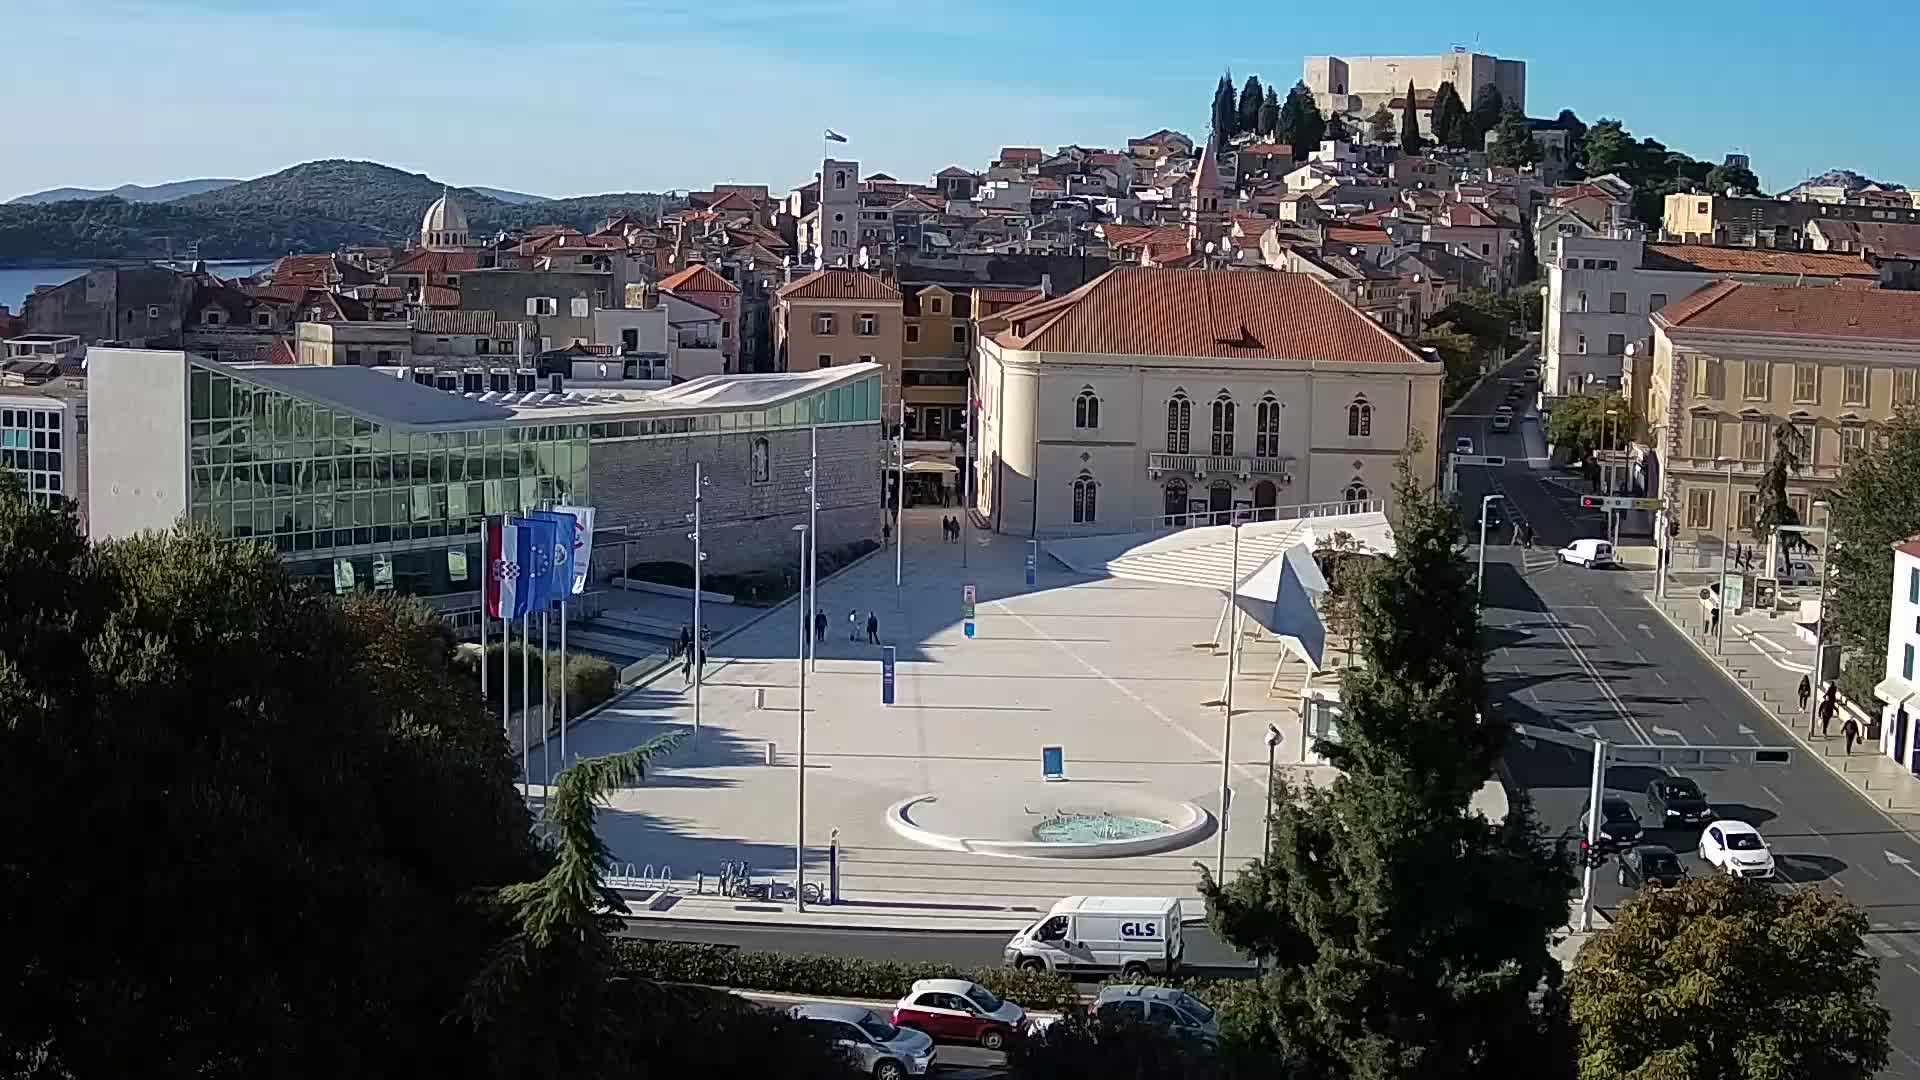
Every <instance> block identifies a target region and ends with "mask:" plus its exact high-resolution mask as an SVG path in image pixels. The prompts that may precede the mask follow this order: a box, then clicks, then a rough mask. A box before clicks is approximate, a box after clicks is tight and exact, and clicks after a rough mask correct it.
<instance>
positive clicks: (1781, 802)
mask: <svg viewBox="0 0 1920 1080" xmlns="http://www.w3.org/2000/svg"><path fill="white" fill-rule="evenodd" d="M1760 790H1761V791H1764V792H1766V793H1767V798H1769V799H1772V800H1773V801H1774V802H1775V803H1776V804H1778V805H1780V806H1785V805H1787V804H1786V800H1784V799H1782V798H1780V796H1778V795H1775V794H1774V793H1773V789H1772V788H1770V787H1768V786H1767V785H1765V784H1761V785H1760Z"/></svg>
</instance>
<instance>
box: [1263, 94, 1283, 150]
mask: <svg viewBox="0 0 1920 1080" xmlns="http://www.w3.org/2000/svg"><path fill="white" fill-rule="evenodd" d="M1279 123H1280V94H1279V92H1278V91H1276V90H1274V88H1273V87H1271V86H1269V87H1267V96H1266V100H1265V101H1263V102H1261V104H1260V127H1259V132H1260V135H1261V136H1262V137H1264V138H1269V139H1271V138H1273V130H1274V128H1275V127H1277V126H1279Z"/></svg>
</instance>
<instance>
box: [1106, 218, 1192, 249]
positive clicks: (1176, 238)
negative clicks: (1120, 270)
mask: <svg viewBox="0 0 1920 1080" xmlns="http://www.w3.org/2000/svg"><path fill="white" fill-rule="evenodd" d="M1099 228H1100V235H1101V237H1103V238H1104V239H1105V240H1106V242H1107V246H1108V247H1110V248H1115V249H1119V250H1123V251H1124V250H1126V249H1129V248H1144V247H1164V246H1166V245H1168V244H1179V245H1181V246H1182V247H1184V246H1185V245H1186V243H1187V230H1186V229H1185V228H1183V227H1181V226H1179V225H1115V224H1107V225H1101V226H1100V227H1099Z"/></svg>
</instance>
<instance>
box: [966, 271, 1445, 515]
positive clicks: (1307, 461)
mask: <svg viewBox="0 0 1920 1080" xmlns="http://www.w3.org/2000/svg"><path fill="white" fill-rule="evenodd" d="M979 372H980V384H979V393H980V404H979V409H980V413H979V422H978V431H979V438H980V441H979V447H980V449H979V452H978V454H977V456H976V458H975V462H976V466H975V467H976V470H977V474H976V482H975V490H976V491H977V492H978V493H979V500H978V509H979V510H981V511H982V512H983V513H985V514H986V515H987V516H988V518H989V520H990V521H991V522H992V524H993V527H994V528H995V529H996V530H999V531H1002V532H1008V533H1015V534H1026V535H1042V536H1058V535H1064V534H1072V533H1079V532H1090V533H1092V532H1109V533H1111V532H1132V531H1142V530H1149V529H1159V528H1165V527H1168V526H1179V525H1185V524H1197V523H1200V522H1202V521H1216V522H1219V523H1225V522H1226V521H1228V520H1229V519H1230V518H1232V517H1233V516H1235V515H1241V516H1243V517H1245V518H1249V519H1252V518H1266V517H1273V516H1276V515H1277V514H1280V513H1284V511H1283V510H1281V508H1284V507H1289V506H1303V505H1310V504H1330V503H1348V502H1365V501H1368V500H1373V499H1389V498H1391V492H1392V487H1393V481H1394V476H1395V466H1396V463H1397V462H1398V461H1399V459H1400V457H1401V456H1402V455H1403V454H1405V453H1407V452H1409V450H1411V451H1412V454H1413V468H1414V473H1415V475H1416V476H1419V477H1421V478H1422V479H1425V480H1429V481H1430V480H1431V479H1432V478H1433V477H1434V475H1435V463H1436V461H1437V454H1436V451H1437V450H1438V446H1437V441H1438V437H1439V425H1440V392H1441V382H1442V370H1441V365H1440V364H1439V362H1438V361H1437V360H1429V359H1426V358H1424V357H1423V356H1422V355H1421V354H1419V353H1416V352H1414V351H1413V350H1411V349H1409V348H1408V347H1407V346H1406V345H1405V344H1404V343H1402V342H1401V341H1400V339H1398V338H1396V337H1394V336H1393V335H1392V334H1390V333H1388V332H1387V331H1386V330H1384V329H1382V328H1381V327H1380V326H1379V325H1377V324H1376V323H1375V322H1374V321H1373V320H1371V319H1369V318H1367V316H1366V315H1364V314H1362V313H1361V312H1360V311H1359V310H1357V309H1355V308H1354V307H1353V306H1352V305H1350V304H1348V303H1347V302H1346V301H1344V300H1342V299H1341V298H1340V297H1339V296H1338V295H1337V294H1336V293H1334V292H1333V290H1331V289H1329V288H1327V287H1326V286H1325V285H1322V284H1321V283H1319V282H1318V281H1315V280H1313V279H1312V278H1310V277H1307V276H1306V275H1303V274H1288V273H1277V272H1275V273H1268V272H1250V271H1241V270H1152V269H1136V268H1124V269H1117V270H1111V271H1109V272H1107V273H1105V274H1103V275H1101V276H1100V277H1098V278H1095V279H1094V280H1092V281H1090V282H1088V283H1087V284H1086V285H1084V286H1082V287H1080V288H1079V289H1076V290H1074V291H1073V292H1071V293H1068V294H1067V295H1065V296H1060V297H1054V298H1049V299H1041V300H1035V301H1032V302H1029V303H1026V304H1022V305H1020V306H1019V307H1015V308H1011V309H1009V310H1007V311H1004V312H1001V313H1000V314H998V315H995V316H993V317H991V318H989V319H986V320H983V322H982V324H981V340H980V361H979Z"/></svg>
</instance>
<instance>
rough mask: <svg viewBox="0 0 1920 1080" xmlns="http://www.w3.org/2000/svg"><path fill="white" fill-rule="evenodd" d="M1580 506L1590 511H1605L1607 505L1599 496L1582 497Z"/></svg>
mask: <svg viewBox="0 0 1920 1080" xmlns="http://www.w3.org/2000/svg"><path fill="white" fill-rule="evenodd" d="M1580 505H1581V506H1584V507H1586V508H1587V509H1589V510H1604V509H1606V505H1607V504H1606V501H1605V500H1604V499H1602V498H1601V497H1600V496H1598V495H1582V496H1580Z"/></svg>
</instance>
